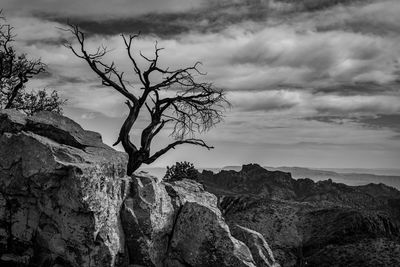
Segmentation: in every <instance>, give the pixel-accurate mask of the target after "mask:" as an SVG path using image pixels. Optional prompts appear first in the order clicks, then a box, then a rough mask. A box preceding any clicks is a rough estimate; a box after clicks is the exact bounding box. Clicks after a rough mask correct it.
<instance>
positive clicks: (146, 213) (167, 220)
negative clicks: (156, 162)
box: [121, 176, 175, 266]
mask: <svg viewBox="0 0 400 267" xmlns="http://www.w3.org/2000/svg"><path fill="white" fill-rule="evenodd" d="M174 216H175V212H174V208H173V206H172V203H171V198H170V197H169V195H168V194H167V191H166V190H165V187H164V185H163V184H162V183H160V182H159V181H158V180H157V178H154V177H150V176H134V177H133V180H132V184H131V186H130V192H129V194H128V196H127V198H126V199H125V201H124V205H123V208H122V210H121V220H122V224H123V228H124V232H125V237H126V244H127V248H128V254H129V262H130V264H135V265H143V266H163V261H164V259H165V256H166V254H167V250H168V243H169V239H170V235H171V232H172V229H173V224H174Z"/></svg>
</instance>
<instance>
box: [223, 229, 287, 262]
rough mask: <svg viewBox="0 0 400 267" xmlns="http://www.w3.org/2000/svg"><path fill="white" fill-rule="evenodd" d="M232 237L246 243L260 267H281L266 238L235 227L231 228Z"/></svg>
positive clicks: (251, 231) (249, 230)
mask: <svg viewBox="0 0 400 267" xmlns="http://www.w3.org/2000/svg"><path fill="white" fill-rule="evenodd" d="M231 230H232V235H233V236H234V237H235V238H237V239H238V240H240V241H242V242H243V243H245V244H246V245H247V246H248V248H249V249H250V251H251V254H252V255H253V258H254V261H255V263H256V265H257V266H258V267H279V266H280V265H279V264H278V263H277V262H276V260H275V258H274V254H273V253H272V250H271V248H270V247H269V245H268V243H267V241H265V239H264V237H263V236H262V235H261V234H260V233H258V232H256V231H253V230H251V229H249V228H246V227H243V226H240V225H235V226H234V227H232V228H231Z"/></svg>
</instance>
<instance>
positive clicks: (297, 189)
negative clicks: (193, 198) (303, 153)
mask: <svg viewBox="0 0 400 267" xmlns="http://www.w3.org/2000/svg"><path fill="white" fill-rule="evenodd" d="M200 180H201V181H202V182H203V183H204V184H205V187H206V188H208V189H210V190H212V191H213V192H214V193H215V194H217V196H218V197H219V206H220V207H221V210H222V211H223V214H224V216H225V219H226V222H227V223H228V225H229V227H230V228H231V231H232V234H233V236H234V237H236V238H238V239H239V240H242V241H244V240H243V239H241V238H240V237H238V236H237V235H235V225H237V224H239V225H241V226H244V227H247V228H249V229H254V230H256V231H257V232H258V233H260V234H262V235H263V236H264V237H265V240H266V241H267V242H268V244H269V245H270V247H271V249H272V251H273V253H274V257H275V259H276V260H277V261H278V262H279V263H280V264H281V265H282V266H304V265H307V266H336V265H335V264H339V265H340V266H342V265H343V266H397V262H398V260H397V259H393V257H392V258H391V257H390V256H389V255H395V256H394V257H397V255H399V252H398V251H399V247H400V245H399V241H398V240H399V238H400V231H399V225H400V211H399V210H400V209H399V207H400V204H399V203H400V192H399V191H398V190H396V189H395V188H392V187H388V186H386V185H383V184H368V185H364V186H348V185H345V184H340V183H335V182H333V181H332V180H326V181H318V182H314V181H313V180H311V179H292V178H291V177H290V174H288V173H284V172H281V173H279V172H278V171H275V172H269V171H267V170H265V169H263V168H262V167H260V166H258V165H255V164H250V165H244V166H243V167H242V170H240V171H238V172H236V171H229V172H227V171H221V172H220V173H219V174H213V173H211V172H203V174H202V175H201V176H200ZM256 184H258V185H259V186H258V187H255V186H253V185H256ZM263 188H264V189H263ZM266 192H268V193H266ZM245 243H246V242H245ZM246 244H247V245H248V247H249V248H250V250H251V251H252V253H253V257H254V259H255V260H256V258H257V257H256V253H255V252H254V249H252V246H251V245H250V244H248V243H246ZM375 245H376V246H379V247H377V248H375V252H373V253H372V251H374V246H375ZM363 249H365V252H363ZM367 251H368V252H367ZM365 254H367V255H365Z"/></svg>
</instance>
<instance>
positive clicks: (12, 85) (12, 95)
mask: <svg viewBox="0 0 400 267" xmlns="http://www.w3.org/2000/svg"><path fill="white" fill-rule="evenodd" d="M14 38H15V35H14V34H13V27H12V26H11V25H9V24H7V23H5V18H3V17H1V10H0V109H10V108H14V109H17V110H21V111H23V112H25V113H26V114H28V115H32V114H34V113H36V112H39V111H43V110H46V111H54V112H57V113H61V112H62V109H61V106H62V105H63V104H64V103H65V100H62V99H61V98H60V97H59V96H58V93H57V92H56V91H53V92H51V93H49V92H47V91H46V90H45V89H41V90H38V91H29V92H28V91H26V87H25V85H26V83H27V82H28V81H29V79H30V78H32V77H34V76H36V75H39V74H40V73H44V72H46V69H45V64H44V63H43V62H41V60H40V59H29V58H28V57H27V55H26V54H17V52H16V51H15V49H14V47H13V46H12V44H13V42H14Z"/></svg>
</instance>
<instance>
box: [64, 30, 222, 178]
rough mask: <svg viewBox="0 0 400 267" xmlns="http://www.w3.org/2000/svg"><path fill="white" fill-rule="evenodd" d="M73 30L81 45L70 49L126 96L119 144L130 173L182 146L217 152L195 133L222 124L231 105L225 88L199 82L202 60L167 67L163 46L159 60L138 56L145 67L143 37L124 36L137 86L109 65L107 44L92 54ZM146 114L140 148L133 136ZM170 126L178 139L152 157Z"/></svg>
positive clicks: (157, 50) (156, 51) (157, 53)
mask: <svg viewBox="0 0 400 267" xmlns="http://www.w3.org/2000/svg"><path fill="white" fill-rule="evenodd" d="M68 30H69V31H70V32H71V33H72V34H73V36H74V37H75V39H76V41H77V43H78V44H77V46H78V47H77V48H76V47H74V45H72V44H71V43H68V44H66V46H67V47H68V48H69V49H71V50H72V52H73V53H74V54H75V55H76V56H77V57H79V58H81V59H83V60H84V61H86V63H87V64H88V65H89V67H90V68H91V69H92V70H93V71H94V72H95V73H96V74H97V75H98V76H99V77H100V79H101V81H102V84H103V85H104V86H108V87H111V88H112V89H114V90H115V91H117V92H119V93H120V94H122V95H123V96H124V97H125V98H126V102H125V103H126V105H127V107H128V109H129V114H128V116H127V118H126V120H125V122H124V123H123V125H122V127H121V129H120V132H119V136H118V139H117V141H116V142H115V143H114V145H117V144H119V143H121V144H122V146H123V148H124V150H125V151H126V152H127V153H128V155H129V161H128V167H127V174H128V175H131V174H132V173H133V172H134V171H136V170H137V169H138V168H139V167H140V166H141V165H142V164H151V163H153V162H154V161H155V160H157V159H158V158H159V157H160V156H162V155H164V154H165V153H167V152H168V151H169V150H171V149H174V148H175V147H177V146H179V145H182V144H192V145H198V146H202V147H205V148H207V149H212V148H213V147H212V146H209V145H207V144H206V143H205V142H204V141H203V140H202V139H197V138H194V133H195V132H200V133H201V132H205V131H207V130H209V129H210V128H211V127H213V126H214V125H215V124H217V123H219V122H220V121H221V120H222V118H223V111H224V109H225V107H226V106H227V105H229V103H228V101H227V99H226V97H225V94H224V91H223V90H222V89H219V88H216V87H214V86H213V84H212V83H209V82H199V81H197V77H199V76H201V75H205V74H203V73H201V72H200V71H199V69H198V66H199V64H200V63H199V62H197V63H195V64H194V65H193V66H190V67H186V68H180V69H176V70H170V69H169V68H162V67H160V66H159V64H158V63H159V56H160V51H161V50H162V48H159V47H158V46H157V43H155V47H154V55H153V57H151V58H150V57H148V56H145V55H143V54H142V53H141V52H140V51H139V53H138V54H139V55H140V56H141V57H142V58H143V60H144V61H145V62H147V66H146V67H145V68H142V67H141V66H139V63H138V61H137V59H136V56H137V55H135V51H134V49H133V43H134V41H135V39H137V38H138V37H139V35H129V36H126V35H121V36H122V39H123V41H124V45H125V48H126V53H127V59H128V60H129V61H130V63H131V65H132V74H133V75H134V77H135V78H136V80H137V81H138V83H139V84H140V86H139V88H134V87H133V86H131V84H130V83H129V82H128V81H127V80H125V78H124V74H125V73H124V72H121V71H119V70H118V69H117V67H116V65H115V63H114V62H111V63H106V62H105V60H104V56H105V55H106V54H107V52H108V50H107V48H106V47H104V46H101V47H99V48H97V49H96V50H95V51H93V52H90V51H88V50H87V47H86V45H85V34H84V32H82V31H81V30H80V29H79V28H78V27H77V26H75V25H71V27H70V28H69V29H68ZM155 81H156V82H155ZM165 92H169V93H168V94H166V93H165ZM166 95H168V96H166ZM146 111H147V112H148V114H149V118H150V119H149V123H148V125H147V126H146V127H145V128H144V129H143V130H142V132H141V137H140V140H138V141H137V142H136V143H137V145H136V144H135V142H134V140H131V138H130V135H129V133H130V131H131V130H132V127H133V126H134V124H135V122H136V121H137V119H138V117H139V114H141V113H142V112H146ZM167 125H170V128H171V135H172V136H173V138H174V139H175V140H174V141H173V142H172V143H170V144H168V145H167V146H166V147H164V148H162V149H160V150H159V151H157V152H154V153H153V154H152V153H151V144H152V141H153V139H154V137H155V136H156V135H157V134H158V133H160V131H161V130H162V129H163V128H166V126H167Z"/></svg>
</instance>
